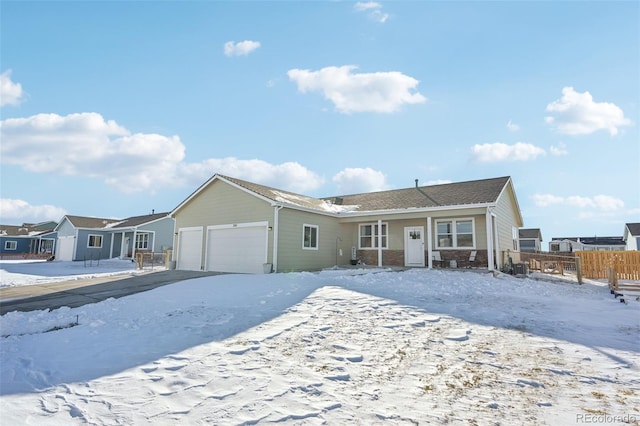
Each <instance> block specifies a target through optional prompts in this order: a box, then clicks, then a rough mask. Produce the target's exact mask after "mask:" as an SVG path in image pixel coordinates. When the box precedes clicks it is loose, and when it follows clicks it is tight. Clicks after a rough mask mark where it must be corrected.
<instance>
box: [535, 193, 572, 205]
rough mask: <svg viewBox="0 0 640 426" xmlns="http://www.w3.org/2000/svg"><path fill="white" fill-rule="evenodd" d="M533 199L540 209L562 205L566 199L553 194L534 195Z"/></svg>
mask: <svg viewBox="0 0 640 426" xmlns="http://www.w3.org/2000/svg"><path fill="white" fill-rule="evenodd" d="M531 199H532V200H533V203H534V204H535V205H536V206H538V207H548V206H551V205H553V204H562V203H563V202H564V198H562V197H558V196H557V195H551V194H533V195H532V196H531Z"/></svg>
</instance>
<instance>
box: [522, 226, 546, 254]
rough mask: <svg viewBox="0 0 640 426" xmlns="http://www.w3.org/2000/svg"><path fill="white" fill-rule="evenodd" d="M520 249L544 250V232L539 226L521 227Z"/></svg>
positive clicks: (526, 250)
mask: <svg viewBox="0 0 640 426" xmlns="http://www.w3.org/2000/svg"><path fill="white" fill-rule="evenodd" d="M518 236H519V238H520V251H525V252H539V251H541V250H542V232H540V229H539V228H531V229H520V230H519V231H518Z"/></svg>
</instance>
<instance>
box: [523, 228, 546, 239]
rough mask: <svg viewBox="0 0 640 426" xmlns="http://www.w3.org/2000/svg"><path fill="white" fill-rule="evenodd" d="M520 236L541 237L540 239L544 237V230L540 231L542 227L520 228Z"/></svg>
mask: <svg viewBox="0 0 640 426" xmlns="http://www.w3.org/2000/svg"><path fill="white" fill-rule="evenodd" d="M518 236H519V237H520V238H540V239H542V232H540V228H530V229H520V230H518Z"/></svg>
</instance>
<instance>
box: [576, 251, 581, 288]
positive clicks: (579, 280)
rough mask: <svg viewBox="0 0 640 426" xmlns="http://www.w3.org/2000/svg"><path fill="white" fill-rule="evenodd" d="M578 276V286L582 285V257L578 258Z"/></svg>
mask: <svg viewBox="0 0 640 426" xmlns="http://www.w3.org/2000/svg"><path fill="white" fill-rule="evenodd" d="M576 276H577V277H578V284H582V259H581V258H580V256H576Z"/></svg>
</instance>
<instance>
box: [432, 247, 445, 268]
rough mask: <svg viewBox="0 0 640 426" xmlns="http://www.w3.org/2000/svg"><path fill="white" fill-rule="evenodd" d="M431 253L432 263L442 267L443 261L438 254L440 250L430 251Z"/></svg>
mask: <svg viewBox="0 0 640 426" xmlns="http://www.w3.org/2000/svg"><path fill="white" fill-rule="evenodd" d="M432 254H433V264H434V265H437V266H440V267H441V268H443V267H444V266H445V261H444V259H443V258H442V256H440V252H439V251H434V252H432Z"/></svg>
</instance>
